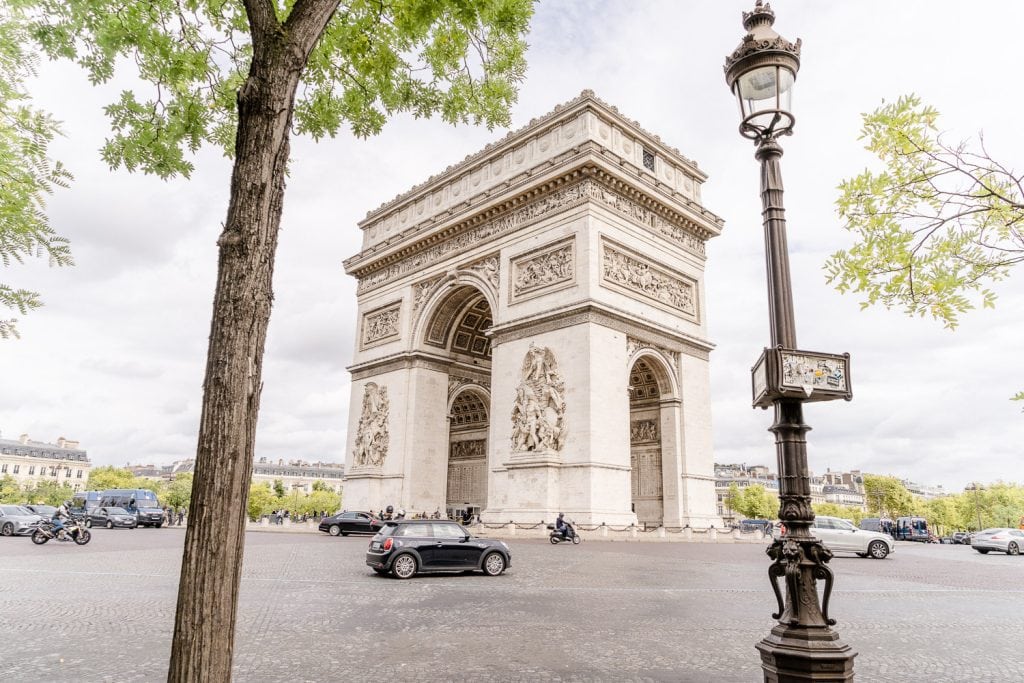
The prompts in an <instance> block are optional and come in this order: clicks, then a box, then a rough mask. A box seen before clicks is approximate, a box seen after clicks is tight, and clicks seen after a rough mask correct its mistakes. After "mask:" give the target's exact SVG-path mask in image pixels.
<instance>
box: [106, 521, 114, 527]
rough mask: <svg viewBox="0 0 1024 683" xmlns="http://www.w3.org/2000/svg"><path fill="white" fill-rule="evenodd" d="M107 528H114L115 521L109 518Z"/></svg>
mask: <svg viewBox="0 0 1024 683" xmlns="http://www.w3.org/2000/svg"><path fill="white" fill-rule="evenodd" d="M107 528H108V529H113V528H114V523H113V522H111V521H110V520H109V519H108V520H107Z"/></svg>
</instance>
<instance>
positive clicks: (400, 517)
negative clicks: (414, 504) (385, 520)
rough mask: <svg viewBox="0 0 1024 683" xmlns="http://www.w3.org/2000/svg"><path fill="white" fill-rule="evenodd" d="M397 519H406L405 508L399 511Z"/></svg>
mask: <svg viewBox="0 0 1024 683" xmlns="http://www.w3.org/2000/svg"><path fill="white" fill-rule="evenodd" d="M395 519H405V508H399V509H398V514H396V515H395Z"/></svg>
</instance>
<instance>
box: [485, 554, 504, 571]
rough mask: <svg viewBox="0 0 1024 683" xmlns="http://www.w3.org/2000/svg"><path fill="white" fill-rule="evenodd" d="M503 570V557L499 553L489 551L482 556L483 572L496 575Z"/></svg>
mask: <svg viewBox="0 0 1024 683" xmlns="http://www.w3.org/2000/svg"><path fill="white" fill-rule="evenodd" d="M503 571H505V558H504V557H502V555H501V553H490V554H489V555H488V556H487V557H485V558H484V574H487V576H498V575H499V574H501V573H502V572H503Z"/></svg>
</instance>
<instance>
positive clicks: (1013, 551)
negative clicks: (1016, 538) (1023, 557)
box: [1006, 543, 1020, 555]
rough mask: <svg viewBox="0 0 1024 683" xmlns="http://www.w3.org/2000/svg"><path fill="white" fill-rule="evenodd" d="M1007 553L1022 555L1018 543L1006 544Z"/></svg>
mask: <svg viewBox="0 0 1024 683" xmlns="http://www.w3.org/2000/svg"><path fill="white" fill-rule="evenodd" d="M1006 554H1007V555H1020V548H1019V547H1017V544H1016V543H1011V544H1010V545H1008V546H1006Z"/></svg>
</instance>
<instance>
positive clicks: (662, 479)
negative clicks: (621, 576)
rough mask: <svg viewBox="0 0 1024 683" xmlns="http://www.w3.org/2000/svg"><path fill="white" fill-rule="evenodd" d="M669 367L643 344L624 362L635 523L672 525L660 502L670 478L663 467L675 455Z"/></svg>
mask: <svg viewBox="0 0 1024 683" xmlns="http://www.w3.org/2000/svg"><path fill="white" fill-rule="evenodd" d="M672 367H674V366H673V364H671V362H670V361H668V359H666V358H665V357H664V354H662V353H661V352H660V351H658V350H657V349H650V348H645V349H641V350H639V351H637V352H636V353H634V354H632V357H631V358H630V360H629V366H628V368H629V369H628V372H629V378H628V384H627V386H628V387H629V444H630V445H629V450H630V496H631V500H632V507H633V511H634V512H635V513H636V516H637V522H638V523H640V524H642V525H644V526H648V527H649V526H666V525H673V526H674V525H675V523H674V520H675V519H676V517H678V514H677V513H676V514H673V513H672V511H671V510H670V509H669V507H670V506H668V505H666V501H667V500H671V499H672V498H674V496H673V495H671V494H672V492H673V491H674V490H675V482H674V481H673V480H672V478H670V477H669V476H667V473H668V472H672V471H674V468H673V467H671V466H670V467H666V464H668V463H670V462H671V460H672V458H673V457H674V454H675V450H676V449H675V443H676V441H675V438H674V424H675V419H676V418H677V417H678V416H677V415H675V413H676V412H678V404H679V402H678V400H675V397H676V396H678V385H677V383H676V381H675V377H674V375H673V373H672V372H671V370H670V368H672Z"/></svg>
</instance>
